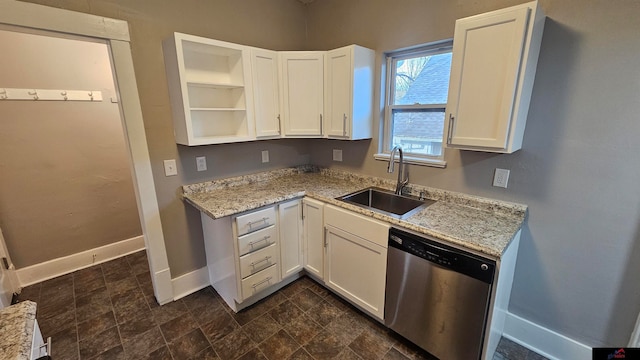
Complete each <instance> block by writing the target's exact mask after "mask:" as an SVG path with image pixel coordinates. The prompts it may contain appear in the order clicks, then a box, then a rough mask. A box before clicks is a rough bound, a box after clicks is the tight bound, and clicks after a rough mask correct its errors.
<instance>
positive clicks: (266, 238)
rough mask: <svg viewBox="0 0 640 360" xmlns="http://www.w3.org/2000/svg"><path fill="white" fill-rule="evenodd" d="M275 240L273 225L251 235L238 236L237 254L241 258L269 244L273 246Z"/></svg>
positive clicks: (275, 234)
mask: <svg viewBox="0 0 640 360" xmlns="http://www.w3.org/2000/svg"><path fill="white" fill-rule="evenodd" d="M277 238H278V233H277V232H276V227H275V225H271V226H269V227H268V228H266V229H262V230H258V231H255V232H252V233H251V234H247V235H244V236H240V237H239V238H238V254H240V256H242V255H244V254H248V253H250V252H252V251H256V250H260V249H262V248H265V247H267V246H269V245H271V244H275V243H276V239H277Z"/></svg>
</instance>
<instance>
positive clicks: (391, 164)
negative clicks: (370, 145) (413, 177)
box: [387, 146, 409, 195]
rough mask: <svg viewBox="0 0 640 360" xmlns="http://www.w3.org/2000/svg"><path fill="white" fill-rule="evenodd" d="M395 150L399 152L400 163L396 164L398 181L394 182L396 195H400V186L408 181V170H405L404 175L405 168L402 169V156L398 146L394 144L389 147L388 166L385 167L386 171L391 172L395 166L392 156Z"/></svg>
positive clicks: (403, 185)
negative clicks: (391, 147) (392, 146)
mask: <svg viewBox="0 0 640 360" xmlns="http://www.w3.org/2000/svg"><path fill="white" fill-rule="evenodd" d="M396 152H398V154H400V162H399V163H400V165H398V182H397V183H396V195H402V188H404V187H405V185H407V184H408V183H409V172H408V171H407V176H406V177H405V175H404V174H405V169H404V157H403V156H402V148H401V147H400V146H395V147H394V148H393V149H391V154H390V155H389V167H388V168H387V172H388V173H389V174H391V173H392V172H393V169H394V167H395V161H394V158H395V157H396Z"/></svg>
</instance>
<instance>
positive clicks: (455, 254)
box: [389, 228, 496, 283]
mask: <svg viewBox="0 0 640 360" xmlns="http://www.w3.org/2000/svg"><path fill="white" fill-rule="evenodd" d="M389 246H392V247H395V248H397V249H400V250H402V251H405V252H407V253H410V254H412V255H414V256H417V257H420V258H422V259H424V260H426V261H429V262H431V263H434V264H437V265H440V266H442V267H445V268H449V269H451V270H454V271H456V272H460V273H462V274H465V275H467V276H470V277H473V278H475V279H478V280H481V281H484V282H486V283H491V282H492V281H493V274H494V272H495V266H496V264H495V261H493V260H489V259H485V258H482V257H479V256H477V255H474V254H471V253H468V252H465V251H463V250H460V249H456V248H454V247H451V246H448V245H445V244H442V243H439V242H436V241H434V240H431V239H427V238H424V237H420V236H418V235H415V234H411V233H408V232H405V231H402V230H399V229H395V228H392V229H391V230H390V231H389Z"/></svg>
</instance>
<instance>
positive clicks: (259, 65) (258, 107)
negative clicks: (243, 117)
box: [251, 49, 280, 138]
mask: <svg viewBox="0 0 640 360" xmlns="http://www.w3.org/2000/svg"><path fill="white" fill-rule="evenodd" d="M251 63H252V64H251V65H252V67H253V101H254V109H255V110H254V114H255V119H256V137H258V138H268V137H280V100H279V95H278V91H279V90H278V53H277V52H276V51H269V50H262V49H252V50H251Z"/></svg>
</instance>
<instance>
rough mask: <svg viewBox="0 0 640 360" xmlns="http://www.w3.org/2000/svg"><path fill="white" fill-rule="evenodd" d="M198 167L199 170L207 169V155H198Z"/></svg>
mask: <svg viewBox="0 0 640 360" xmlns="http://www.w3.org/2000/svg"><path fill="white" fill-rule="evenodd" d="M196 167H197V170H198V171H206V170H207V158H206V157H205V156H196Z"/></svg>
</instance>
